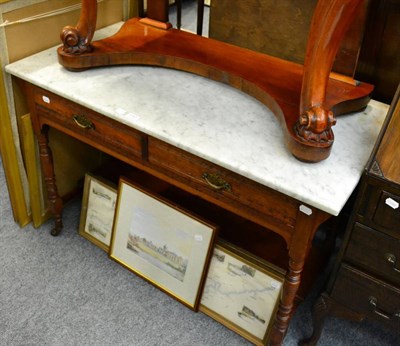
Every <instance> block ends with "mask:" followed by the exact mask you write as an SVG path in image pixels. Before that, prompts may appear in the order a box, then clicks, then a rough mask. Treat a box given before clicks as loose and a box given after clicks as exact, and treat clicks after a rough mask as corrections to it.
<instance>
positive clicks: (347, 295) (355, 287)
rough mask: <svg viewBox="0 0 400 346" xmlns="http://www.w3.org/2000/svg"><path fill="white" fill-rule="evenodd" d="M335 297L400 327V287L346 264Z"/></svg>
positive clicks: (350, 306) (340, 301) (346, 304)
mask: <svg viewBox="0 0 400 346" xmlns="http://www.w3.org/2000/svg"><path fill="white" fill-rule="evenodd" d="M331 297H332V298H333V299H334V300H335V301H337V302H338V303H340V304H343V305H344V306H347V307H348V308H350V309H351V310H354V311H356V312H358V313H361V314H365V315H366V316H368V317H371V318H374V319H377V320H379V321H381V322H384V323H387V324H389V325H390V326H391V327H393V328H395V329H397V330H398V328H400V290H399V289H398V288H396V287H394V286H391V285H389V284H387V283H385V282H384V281H380V280H377V279H375V278H374V277H372V276H369V275H367V274H365V273H364V272H361V271H358V270H357V269H355V268H353V267H351V266H348V265H346V264H342V266H341V268H340V270H339V273H338V276H337V279H336V282H335V285H334V287H333V290H332V294H331Z"/></svg>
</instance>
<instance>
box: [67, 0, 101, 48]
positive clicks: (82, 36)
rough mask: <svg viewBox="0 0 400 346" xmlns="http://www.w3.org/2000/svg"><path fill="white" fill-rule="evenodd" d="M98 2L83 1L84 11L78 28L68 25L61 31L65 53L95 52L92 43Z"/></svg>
mask: <svg viewBox="0 0 400 346" xmlns="http://www.w3.org/2000/svg"><path fill="white" fill-rule="evenodd" d="M96 21H97V0H82V10H81V14H80V17H79V22H78V24H77V25H76V26H71V25H67V26H66V27H64V28H63V29H62V31H61V34H60V38H61V41H62V43H63V51H64V52H65V53H67V54H83V53H90V52H92V51H93V47H92V46H91V42H92V39H93V35H94V32H95V30H96Z"/></svg>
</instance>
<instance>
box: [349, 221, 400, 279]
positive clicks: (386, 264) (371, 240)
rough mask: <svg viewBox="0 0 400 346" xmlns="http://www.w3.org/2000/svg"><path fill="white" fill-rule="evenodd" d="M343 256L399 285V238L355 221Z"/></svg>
mask: <svg viewBox="0 0 400 346" xmlns="http://www.w3.org/2000/svg"><path fill="white" fill-rule="evenodd" d="M345 258H346V260H347V261H349V262H351V263H353V264H355V265H358V266H360V267H362V268H364V269H365V270H367V271H369V272H371V273H374V274H376V275H377V276H380V277H383V278H385V279H386V280H388V281H390V282H392V283H394V284H397V285H400V239H396V238H393V237H390V236H388V235H386V234H384V233H381V232H377V231H375V230H373V229H371V228H369V227H366V226H364V225H362V224H359V223H355V224H354V227H353V230H352V232H351V237H350V240H349V243H348V246H347V249H346V252H345Z"/></svg>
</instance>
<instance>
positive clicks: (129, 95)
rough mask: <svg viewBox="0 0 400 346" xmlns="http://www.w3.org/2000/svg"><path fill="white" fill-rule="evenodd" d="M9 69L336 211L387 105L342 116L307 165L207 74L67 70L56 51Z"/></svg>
mask: <svg viewBox="0 0 400 346" xmlns="http://www.w3.org/2000/svg"><path fill="white" fill-rule="evenodd" d="M120 25H121V23H119V24H116V25H113V26H111V27H108V28H106V29H103V30H101V31H100V32H99V33H98V34H97V35H98V36H97V38H100V37H104V36H109V35H110V34H111V33H113V32H115V31H116V30H117V29H118V27H119V26H120ZM6 71H7V72H8V73H10V74H12V75H15V76H17V77H19V78H21V79H24V80H26V81H29V82H31V83H33V84H35V85H38V86H40V87H42V88H44V89H47V90H49V91H51V92H53V93H55V94H58V95H61V96H63V97H65V98H67V99H70V100H73V101H75V102H76V103H78V104H81V105H84V106H86V107H88V108H90V109H93V110H95V111H97V112H99V113H101V114H104V115H106V116H108V117H110V118H113V119H116V120H118V121H120V122H122V123H125V124H127V125H129V126H131V127H133V128H135V129H138V130H140V131H143V132H144V133H147V134H149V135H151V136H154V137H156V138H159V139H161V140H163V141H165V142H168V143H170V144H172V145H175V146H176V147H179V148H182V149H184V150H186V151H188V152H191V153H193V154H195V155H197V156H199V157H202V158H204V159H206V160H209V161H211V162H214V163H216V164H219V165H221V166H222V167H225V168H227V169H229V170H232V171H234V172H236V173H239V174H241V175H243V176H245V177H248V178H250V179H252V180H254V181H257V182H259V183H261V184H263V185H266V186H268V187H270V188H272V189H275V190H277V191H280V192H282V193H284V194H286V195H289V196H291V197H293V198H296V199H298V200H299V201H301V202H302V203H305V204H308V205H309V206H314V207H316V208H319V209H321V210H323V211H326V212H327V213H330V214H332V215H337V214H338V213H339V212H340V210H341V209H342V208H343V206H344V204H345V203H346V201H347V199H348V198H349V196H350V194H351V193H352V191H353V190H354V188H355V187H356V185H357V183H358V181H359V179H360V176H361V173H362V170H363V168H364V166H365V164H366V162H367V160H368V158H369V155H370V153H371V151H372V148H373V145H374V142H375V140H376V138H377V135H378V133H379V130H380V127H381V125H382V123H383V120H384V117H385V115H386V113H387V110H388V106H387V105H385V104H382V103H379V102H376V101H371V102H370V104H369V105H368V107H367V108H366V109H365V110H364V111H363V112H360V113H357V114H352V115H346V116H341V117H339V119H338V121H337V124H336V126H334V128H333V130H334V133H335V142H334V145H333V148H332V152H331V155H330V157H329V158H328V159H326V160H325V161H322V162H319V163H316V164H307V163H303V162H299V161H298V160H296V159H295V158H294V157H293V156H292V155H291V154H290V152H289V151H288V150H287V148H286V147H285V144H284V138H283V133H282V131H281V128H280V125H279V124H278V121H277V120H276V118H275V116H274V115H273V113H272V112H271V111H270V110H269V109H267V108H266V107H265V106H264V105H262V104H261V103H260V102H258V101H257V100H255V99H253V98H252V97H250V96H248V95H246V94H244V93H242V92H240V91H238V90H236V89H233V88H231V87H229V86H227V85H224V84H221V83H218V82H215V81H211V80H208V79H206V78H203V77H199V76H196V75H193V74H189V73H186V72H181V71H175V70H170V69H164V68H157V67H142V66H122V67H121V66H120V67H107V68H97V69H92V70H87V71H84V72H69V71H67V70H66V69H64V68H63V67H62V66H60V65H59V64H58V62H57V53H56V49H55V48H51V49H48V50H46V51H43V52H41V53H38V54H36V55H33V56H30V57H28V58H25V59H23V60H20V61H18V62H15V63H12V64H10V65H8V66H6Z"/></svg>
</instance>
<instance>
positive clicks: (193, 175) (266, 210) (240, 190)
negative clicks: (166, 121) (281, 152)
mask: <svg viewBox="0 0 400 346" xmlns="http://www.w3.org/2000/svg"><path fill="white" fill-rule="evenodd" d="M148 159H149V162H150V163H151V164H154V165H156V166H158V167H161V168H163V169H165V170H167V171H168V172H170V174H172V175H173V176H174V178H176V179H180V180H184V181H185V183H186V184H189V185H190V186H192V187H194V188H195V189H197V190H200V191H201V192H204V193H205V194H207V195H208V196H211V197H213V198H214V199H217V200H218V201H220V202H221V204H226V205H229V204H232V201H234V202H236V203H240V204H242V205H245V206H247V207H250V208H252V209H254V210H257V211H259V212H261V213H262V214H263V215H265V216H266V217H267V218H268V217H269V218H270V221H271V222H275V223H277V222H278V223H279V224H276V228H280V229H281V230H282V229H285V228H286V229H287V230H292V229H293V227H294V224H295V220H296V216H297V211H298V203H297V202H296V201H295V200H294V199H292V198H290V197H287V196H285V195H283V194H281V193H279V192H276V191H273V190H271V189H268V188H267V187H264V186H262V185H260V184H257V183H255V182H253V181H251V180H249V179H246V178H244V177H242V176H239V175H237V174H235V173H233V172H230V171H228V170H226V169H224V168H222V167H219V166H217V165H214V164H212V163H210V162H208V161H205V160H203V159H200V158H198V157H196V156H194V155H191V154H189V153H186V152H184V151H182V150H180V149H178V148H176V147H173V146H171V145H169V144H166V143H164V142H161V141H159V140H157V139H154V138H149V141H148ZM277 220H278V221H277Z"/></svg>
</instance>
